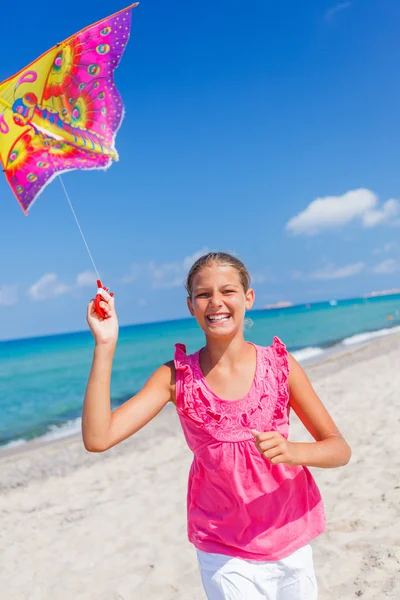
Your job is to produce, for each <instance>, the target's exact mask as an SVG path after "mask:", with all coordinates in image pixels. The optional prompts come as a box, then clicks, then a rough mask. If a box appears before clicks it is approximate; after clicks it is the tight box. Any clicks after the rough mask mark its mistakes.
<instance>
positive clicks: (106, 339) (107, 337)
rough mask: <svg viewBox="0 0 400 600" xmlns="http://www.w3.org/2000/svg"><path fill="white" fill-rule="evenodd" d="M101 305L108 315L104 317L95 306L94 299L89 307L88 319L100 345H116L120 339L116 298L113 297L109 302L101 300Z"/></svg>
mask: <svg viewBox="0 0 400 600" xmlns="http://www.w3.org/2000/svg"><path fill="white" fill-rule="evenodd" d="M100 306H101V307H102V308H103V309H104V310H105V311H106V313H107V315H108V317H107V319H103V318H102V317H100V315H98V314H97V312H96V311H95V308H94V300H91V301H90V302H89V304H88V307H87V316H86V320H87V322H88V325H89V327H90V331H91V332H92V334H93V337H94V340H95V342H96V344H97V345H98V346H100V345H106V344H107V345H115V344H116V343H117V339H118V318H117V314H116V312H115V300H114V298H111V299H110V300H109V301H108V302H100Z"/></svg>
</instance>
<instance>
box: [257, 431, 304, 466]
mask: <svg viewBox="0 0 400 600" xmlns="http://www.w3.org/2000/svg"><path fill="white" fill-rule="evenodd" d="M251 433H252V434H253V436H254V438H255V442H256V448H257V450H258V451H259V452H260V454H262V455H263V456H264V458H266V459H267V460H269V461H270V463H271V464H273V465H277V464H285V465H290V466H292V467H293V466H295V465H296V464H297V462H296V459H295V454H296V451H295V448H296V444H295V443H293V442H288V441H287V439H286V438H284V437H283V435H281V434H280V433H278V432H277V431H266V432H264V433H262V432H260V431H256V430H255V429H252V431H251Z"/></svg>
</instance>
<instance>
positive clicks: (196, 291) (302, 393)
mask: <svg viewBox="0 0 400 600" xmlns="http://www.w3.org/2000/svg"><path fill="white" fill-rule="evenodd" d="M186 289H187V292H188V298H187V304H188V308H189V311H190V313H191V314H192V315H193V316H194V317H195V318H196V320H197V323H198V324H199V326H200V327H201V328H202V330H203V331H204V333H205V336H206V345H205V346H204V348H201V349H200V350H199V351H197V352H195V353H194V354H191V355H187V354H186V351H185V347H184V346H183V345H181V344H177V345H176V351H175V358H174V360H173V361H171V362H169V363H166V364H165V365H163V366H161V367H159V368H158V369H157V370H156V371H155V372H154V373H153V375H152V376H151V377H150V379H149V380H148V381H147V383H146V384H145V385H144V387H143V388H142V390H141V391H140V392H139V393H138V394H136V395H135V396H134V397H133V398H131V399H130V400H128V401H127V402H125V404H123V405H122V406H120V407H119V408H117V409H116V410H115V411H113V412H111V409H110V378H111V367H112V361H113V356H114V350H115V345H116V342H117V336H118V322H117V316H116V313H115V308H114V300H113V299H111V300H110V302H109V304H108V305H107V304H106V303H103V307H104V308H105V309H106V310H107V312H108V318H107V319H105V320H102V319H101V318H99V317H98V316H97V314H96V313H95V311H94V309H93V301H91V302H90V303H89V306H88V314H87V319H88V323H89V327H90V329H91V330H92V333H93V336H94V338H95V342H96V344H95V350H94V358H93V365H92V369H91V373H90V377H89V381H88V385H87V390H86V396H85V402H84V407H83V415H82V431H83V441H84V445H85V448H86V449H87V450H89V451H91V452H102V451H104V450H107V449H108V448H111V447H112V446H114V445H115V444H118V443H119V442H121V441H122V440H125V439H126V438H127V437H129V436H131V435H133V434H134V433H136V432H137V431H138V430H139V429H140V428H141V427H143V426H144V425H145V424H146V423H148V422H149V421H150V420H151V419H152V418H153V417H155V416H156V415H157V413H159V412H160V411H161V409H162V408H163V407H164V406H165V405H166V404H167V402H173V403H174V404H175V406H176V410H177V413H178V416H179V418H180V421H181V424H182V428H183V431H184V434H185V437H186V440H187V443H188V445H189V447H190V449H191V450H192V451H193V454H194V459H193V463H192V467H191V470H190V474H189V489H188V497H187V510H188V536H189V540H190V541H191V542H192V543H193V544H194V546H195V547H196V549H197V556H198V562H199V566H200V572H201V577H202V581H203V585H204V589H205V592H206V595H207V598H209V599H210V600H222V599H227V600H239V599H241V600H256V599H259V600H261V599H265V598H267V599H268V600H316V598H317V583H316V578H315V574H314V568H313V561H312V550H311V546H310V545H309V542H310V541H311V540H312V539H314V538H315V537H316V536H317V535H318V534H320V533H321V532H322V531H323V530H324V527H325V517H324V509H323V505H322V501H321V496H320V493H319V490H318V488H317V485H316V483H315V482H314V479H313V478H312V476H311V474H310V472H309V470H308V469H307V467H308V466H313V467H325V468H329V467H339V466H342V465H345V464H346V463H347V462H348V461H349V459H350V448H349V446H348V445H347V443H346V442H345V440H344V439H343V437H342V435H341V434H340V432H339V431H338V429H337V427H336V425H335V423H334V422H333V420H332V419H331V417H330V415H329V414H328V412H327V410H326V409H325V407H324V406H323V404H322V402H321V401H320V399H319V398H318V396H317V394H316V393H315V391H314V389H313V388H312V385H311V383H310V382H309V380H308V378H307V376H306V374H305V373H304V371H303V369H302V368H301V367H300V365H299V364H298V363H297V362H296V360H295V359H294V358H293V357H292V356H291V355H290V354H288V352H287V351H286V349H285V346H284V344H283V343H282V342H281V341H280V340H279V339H278V338H274V341H273V344H272V346H268V347H262V346H255V345H254V344H251V343H249V342H246V341H245V339H244V335H243V325H244V317H245V311H246V310H248V309H250V308H251V307H252V306H253V303H254V291H253V290H252V289H251V288H250V277H249V274H248V272H247V270H246V268H245V266H244V265H243V263H242V262H241V261H240V260H238V259H237V258H235V257H233V256H231V255H229V254H225V253H222V252H212V253H209V254H207V255H205V256H202V257H201V258H199V259H198V260H197V261H196V262H195V263H194V265H193V266H192V268H191V269H190V272H189V275H188V277H187V282H186ZM290 408H292V409H293V410H294V411H295V412H296V414H297V415H298V416H299V418H300V419H301V421H302V422H303V423H304V425H305V427H306V428H307V429H308V431H309V432H310V433H311V435H312V436H313V437H314V439H315V442H308V443H297V442H289V441H288V426H289V410H290Z"/></svg>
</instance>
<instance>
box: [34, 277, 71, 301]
mask: <svg viewBox="0 0 400 600" xmlns="http://www.w3.org/2000/svg"><path fill="white" fill-rule="evenodd" d="M70 291H71V287H70V286H67V285H65V284H64V283H62V282H60V281H59V279H58V275H56V274H55V273H46V274H45V275H43V277H41V278H40V279H39V281H37V282H36V283H34V284H33V285H31V287H30V288H29V289H28V295H29V296H30V297H31V298H32V300H47V299H48V298H55V297H57V296H62V295H63V294H68V293H69V292H70Z"/></svg>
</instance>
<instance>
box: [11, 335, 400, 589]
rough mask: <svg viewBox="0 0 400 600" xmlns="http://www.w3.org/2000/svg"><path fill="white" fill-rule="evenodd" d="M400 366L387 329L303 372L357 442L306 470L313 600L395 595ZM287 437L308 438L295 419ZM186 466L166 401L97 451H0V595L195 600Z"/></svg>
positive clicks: (66, 443) (58, 446)
mask: <svg viewBox="0 0 400 600" xmlns="http://www.w3.org/2000/svg"><path fill="white" fill-rule="evenodd" d="M399 365H400V335H399V334H395V335H390V336H387V337H384V338H380V339H378V340H375V341H374V342H373V343H370V344H368V345H366V346H363V347H360V348H357V349H352V350H348V351H344V352H342V353H340V354H336V355H333V356H331V357H328V358H326V359H324V360H323V361H321V362H319V363H315V364H313V365H310V366H307V367H306V370H307V372H308V374H309V377H310V379H311V381H312V382H313V384H314V386H315V388H316V390H317V392H318V393H319V394H320V397H321V399H322V400H323V402H324V403H325V404H326V406H327V408H328V410H329V411H330V412H331V414H332V415H333V417H334V419H335V420H336V422H337V424H338V426H339V428H340V429H341V431H342V433H343V434H344V436H345V437H346V439H347V440H348V441H349V443H350V445H351V446H352V450H353V456H352V459H351V462H350V464H349V465H348V466H347V467H345V468H342V469H334V470H328V469H326V470H324V469H313V470H312V471H313V475H314V477H315V478H316V480H317V482H318V485H319V487H320V489H321V492H322V495H323V498H324V503H325V508H326V514H327V522H328V525H327V529H326V532H325V533H324V534H322V535H321V536H320V537H319V538H318V539H316V540H315V541H314V542H313V544H312V545H313V550H314V560H315V566H316V573H317V578H318V583H319V589H320V595H319V597H320V600H350V599H353V598H357V597H361V598H362V599H363V600H373V599H376V600H383V599H391V600H395V599H398V598H399V597H400V574H399V569H400V528H399V517H400V452H399V443H398V431H399V420H400V412H399V405H400V368H399ZM290 439H291V440H293V441H306V440H308V439H310V438H309V436H308V434H307V433H306V432H305V430H304V429H303V426H302V425H301V424H300V423H299V422H298V421H297V419H296V417H295V415H292V421H291V435H290ZM396 440H397V441H396ZM190 463H191V453H190V451H189V450H188V449H187V447H186V444H185V441H184V438H183V435H182V433H181V430H180V425H179V422H178V418H177V416H176V414H175V411H174V409H173V407H167V408H166V409H165V410H164V411H163V412H162V414H161V415H159V416H158V417H157V418H156V419H155V420H154V421H153V422H152V423H151V424H150V425H148V426H147V427H146V428H145V429H144V430H142V431H141V432H139V433H138V434H137V435H136V436H135V437H134V438H131V439H130V440H127V441H126V442H125V443H123V444H121V445H120V446H118V447H116V448H114V449H112V450H110V451H108V452H107V453H105V454H99V455H93V454H88V453H87V452H86V451H85V450H84V448H83V445H82V442H81V440H80V439H79V438H76V437H75V438H70V439H66V440H59V441H57V442H53V443H49V444H47V445H43V444H42V445H40V444H38V443H31V444H29V445H28V444H27V445H26V446H24V447H21V448H18V449H15V450H13V451H8V452H7V453H6V451H3V453H2V454H1V456H0V486H1V496H0V513H1V534H0V540H1V541H0V552H1V561H0V598H1V600H19V599H21V600H22V599H24V600H133V599H134V600H148V599H149V600H152V599H157V600H172V599H176V600H183V599H185V600H200V599H204V598H205V596H204V593H203V591H202V587H201V583H200V578H199V575H198V571H197V565H196V558H195V551H194V548H193V547H192V546H191V545H190V544H189V542H188V541H187V539H186V513H185V510H186V509H185V496H186V479H187V473H188V470H189V466H190Z"/></svg>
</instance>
